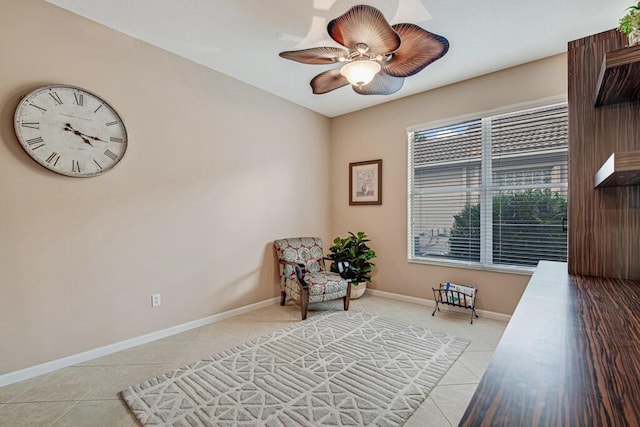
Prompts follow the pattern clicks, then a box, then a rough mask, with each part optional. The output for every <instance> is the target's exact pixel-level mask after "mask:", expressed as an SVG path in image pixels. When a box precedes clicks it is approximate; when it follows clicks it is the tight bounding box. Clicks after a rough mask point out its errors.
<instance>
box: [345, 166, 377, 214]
mask: <svg viewBox="0 0 640 427" xmlns="http://www.w3.org/2000/svg"><path fill="white" fill-rule="evenodd" d="M381 204H382V159H377V160H367V161H365V162H354V163H349V205H381Z"/></svg>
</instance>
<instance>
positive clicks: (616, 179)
mask: <svg viewBox="0 0 640 427" xmlns="http://www.w3.org/2000/svg"><path fill="white" fill-rule="evenodd" d="M594 181H595V182H594V187H595V188H598V187H619V186H622V185H638V184H640V151H628V152H625V153H613V154H612V155H611V156H610V157H609V158H608V159H607V161H606V162H604V164H603V165H602V167H601V168H600V169H599V170H598V172H596V176H595V180H594Z"/></svg>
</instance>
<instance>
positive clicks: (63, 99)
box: [14, 85, 127, 178]
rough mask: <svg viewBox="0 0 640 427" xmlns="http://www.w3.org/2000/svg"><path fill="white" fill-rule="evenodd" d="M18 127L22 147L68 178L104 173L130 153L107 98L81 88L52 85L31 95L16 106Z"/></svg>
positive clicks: (17, 131)
mask: <svg viewBox="0 0 640 427" xmlns="http://www.w3.org/2000/svg"><path fill="white" fill-rule="evenodd" d="M14 126H15V130H16V135H17V137H18V140H19V141H20V144H21V145H22V148H24V150H25V151H26V152H27V153H28V154H29V155H30V156H31V157H32V158H33V159H34V160H35V161H36V162H38V163H40V164H41V165H42V166H44V167H45V168H47V169H49V170H52V171H53V172H57V173H59V174H62V175H67V176H72V177H79V178H84V177H91V176H96V175H100V174H101V173H104V172H106V171H108V170H110V169H111V168H113V167H114V166H115V165H116V164H117V163H118V162H119V161H120V160H121V159H122V157H123V156H124V153H125V152H126V151H127V130H126V128H125V126H124V123H123V122H122V118H120V116H119V115H118V113H117V112H116V110H114V109H113V107H111V106H110V105H109V104H108V103H107V102H106V101H105V100H104V99H102V98H100V97H99V96H97V95H96V94H94V93H91V92H89V91H87V90H84V89H81V88H79V87H74V86H65V85H49V86H43V87H41V88H38V89H36V90H34V91H32V92H30V93H28V94H27V95H26V96H25V97H24V98H22V100H21V101H20V103H19V104H18V107H17V108H16V113H15V122H14Z"/></svg>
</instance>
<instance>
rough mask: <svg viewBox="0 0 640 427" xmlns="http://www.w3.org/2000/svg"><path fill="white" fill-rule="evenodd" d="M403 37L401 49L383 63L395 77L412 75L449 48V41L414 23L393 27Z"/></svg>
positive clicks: (386, 69)
mask: <svg viewBox="0 0 640 427" xmlns="http://www.w3.org/2000/svg"><path fill="white" fill-rule="evenodd" d="M392 28H393V29H394V30H395V32H396V33H398V34H399V35H400V37H401V38H402V44H401V45H400V49H398V50H397V51H395V52H393V55H392V57H391V59H390V60H389V61H387V62H383V63H382V70H383V71H384V72H385V73H387V74H389V75H391V76H394V77H408V76H412V75H414V74H416V73H418V72H419V71H421V70H422V69H423V68H424V67H426V66H427V65H429V64H431V63H432V62H433V61H436V60H438V59H440V58H442V57H443V56H444V55H445V54H446V53H447V51H448V50H449V41H448V40H447V39H446V38H444V37H442V36H439V35H437V34H433V33H430V32H429V31H426V30H424V29H422V28H420V27H418V26H417V25H414V24H396V25H394V26H393V27H392Z"/></svg>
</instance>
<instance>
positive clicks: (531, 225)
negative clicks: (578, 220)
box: [408, 104, 567, 267]
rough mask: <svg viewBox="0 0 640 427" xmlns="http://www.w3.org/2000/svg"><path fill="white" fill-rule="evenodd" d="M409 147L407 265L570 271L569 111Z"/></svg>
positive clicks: (510, 118)
mask: <svg viewBox="0 0 640 427" xmlns="http://www.w3.org/2000/svg"><path fill="white" fill-rule="evenodd" d="M409 145H410V147H409V245H408V246H409V259H414V260H419V259H427V260H428V259H431V260H433V259H438V260H448V261H453V262H460V263H467V264H472V265H479V266H504V267H510V266H515V267H531V266H535V265H536V264H537V263H538V261H540V260H543V259H544V260H555V261H566V252H567V236H566V227H565V226H566V222H565V218H566V205H567V204H566V197H567V106H566V104H559V105H553V106H548V107H543V108H535V109H530V110H525V111H519V112H515V113H510V114H504V115H499V116H492V117H484V118H479V119H477V120H469V121H466V122H464V123H457V124H453V125H448V126H441V127H437V128H429V129H423V130H417V131H414V132H411V133H410V134H409Z"/></svg>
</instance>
